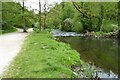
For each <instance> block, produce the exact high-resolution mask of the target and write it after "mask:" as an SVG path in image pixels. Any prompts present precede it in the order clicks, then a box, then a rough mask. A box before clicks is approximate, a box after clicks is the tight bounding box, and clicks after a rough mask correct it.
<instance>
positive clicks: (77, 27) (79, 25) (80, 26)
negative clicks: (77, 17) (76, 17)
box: [72, 21, 84, 32]
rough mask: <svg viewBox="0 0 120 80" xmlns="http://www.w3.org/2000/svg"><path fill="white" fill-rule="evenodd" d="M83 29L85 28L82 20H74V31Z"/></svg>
mask: <svg viewBox="0 0 120 80" xmlns="http://www.w3.org/2000/svg"><path fill="white" fill-rule="evenodd" d="M83 30H84V29H83V25H82V23H81V22H79V21H76V22H74V27H73V28H72V31H75V32H82V31H83Z"/></svg>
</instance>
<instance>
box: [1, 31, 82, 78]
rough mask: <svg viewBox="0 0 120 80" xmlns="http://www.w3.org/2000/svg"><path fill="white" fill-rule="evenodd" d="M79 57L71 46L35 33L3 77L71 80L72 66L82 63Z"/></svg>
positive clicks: (44, 34) (46, 33) (49, 36)
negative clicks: (68, 79)
mask: <svg viewBox="0 0 120 80" xmlns="http://www.w3.org/2000/svg"><path fill="white" fill-rule="evenodd" d="M79 56H80V55H79V54H78V53H77V52H76V51H75V50H72V49H71V48H70V46H69V45H67V44H64V43H61V42H57V41H55V40H53V37H52V36H51V35H50V34H49V33H48V32H46V31H43V32H40V33H33V34H32V35H30V36H29V37H28V39H27V40H26V41H25V44H24V47H23V48H22V51H21V52H20V53H19V54H18V55H17V57H16V58H15V60H14V61H13V62H12V64H11V66H10V67H9V69H8V70H7V71H6V72H5V73H4V75H3V77H5V78H46V77H47V78H64V77H65V78H70V77H71V74H72V70H71V65H73V64H77V65H78V64H81V62H82V61H81V60H80V57H79Z"/></svg>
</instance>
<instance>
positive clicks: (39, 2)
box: [39, 0, 41, 31]
mask: <svg viewBox="0 0 120 80" xmlns="http://www.w3.org/2000/svg"><path fill="white" fill-rule="evenodd" d="M39 29H40V31H41V0H39Z"/></svg>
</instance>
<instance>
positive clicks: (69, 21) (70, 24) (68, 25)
mask: <svg viewBox="0 0 120 80" xmlns="http://www.w3.org/2000/svg"><path fill="white" fill-rule="evenodd" d="M72 27H73V21H72V19H70V18H67V19H65V20H64V21H63V23H62V30H65V31H72Z"/></svg>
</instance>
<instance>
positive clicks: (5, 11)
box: [2, 2, 37, 30]
mask: <svg viewBox="0 0 120 80" xmlns="http://www.w3.org/2000/svg"><path fill="white" fill-rule="evenodd" d="M22 16H23V14H22V6H21V5H20V3H16V2H3V3H2V22H3V23H2V24H3V26H2V27H3V28H2V30H8V29H9V30H10V29H11V30H13V27H17V28H22V27H23V18H22ZM24 16H25V23H26V27H27V28H30V27H32V25H34V24H35V22H36V20H37V16H36V15H35V14H34V12H33V11H28V10H27V9H26V8H25V14H24Z"/></svg>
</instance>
